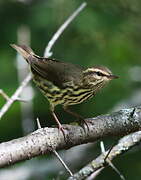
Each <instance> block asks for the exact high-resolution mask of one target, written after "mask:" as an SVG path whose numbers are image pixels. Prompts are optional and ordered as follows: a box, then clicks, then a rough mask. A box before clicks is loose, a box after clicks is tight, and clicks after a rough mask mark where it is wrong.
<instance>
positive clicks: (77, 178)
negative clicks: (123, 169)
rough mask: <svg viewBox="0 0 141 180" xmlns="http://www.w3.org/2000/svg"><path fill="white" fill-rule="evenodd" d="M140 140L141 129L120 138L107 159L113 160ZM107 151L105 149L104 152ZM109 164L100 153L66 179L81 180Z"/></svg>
mask: <svg viewBox="0 0 141 180" xmlns="http://www.w3.org/2000/svg"><path fill="white" fill-rule="evenodd" d="M140 141H141V131H138V132H135V133H132V134H130V135H127V136H125V137H123V138H121V139H120V140H119V142H118V144H117V145H115V146H114V147H113V148H112V150H111V152H110V153H109V155H108V160H110V161H111V160H113V159H114V158H115V157H117V156H118V155H121V154H123V153H125V152H127V151H128V150H129V149H131V148H132V147H133V146H135V145H137V144H138V143H139V142H140ZM108 152H109V150H107V152H106V154H107V153H108ZM108 165H109V164H108V162H107V163H106V161H105V156H104V155H103V154H101V155H100V156H98V157H97V158H96V159H95V160H93V161H92V162H90V163H89V164H88V165H86V166H85V167H83V168H82V169H81V170H80V171H79V172H77V173H76V174H74V176H73V177H72V176H71V177H69V178H68V180H82V179H85V178H87V177H88V176H90V175H91V174H93V173H94V174H95V175H97V173H98V172H99V171H101V170H103V169H104V168H105V167H107V166H108Z"/></svg>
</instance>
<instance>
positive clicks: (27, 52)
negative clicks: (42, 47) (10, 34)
mask: <svg viewBox="0 0 141 180" xmlns="http://www.w3.org/2000/svg"><path fill="white" fill-rule="evenodd" d="M10 45H11V46H12V47H13V48H14V49H16V51H17V52H18V53H20V54H21V55H22V56H23V57H24V58H25V59H26V60H27V61H28V60H29V57H31V56H33V55H35V54H34V52H33V50H32V49H31V48H30V47H28V46H25V45H16V44H10Z"/></svg>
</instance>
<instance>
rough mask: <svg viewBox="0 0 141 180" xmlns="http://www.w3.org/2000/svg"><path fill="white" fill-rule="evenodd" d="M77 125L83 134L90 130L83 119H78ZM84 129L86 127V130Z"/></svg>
mask: <svg viewBox="0 0 141 180" xmlns="http://www.w3.org/2000/svg"><path fill="white" fill-rule="evenodd" d="M78 123H79V124H80V126H82V127H83V129H84V131H85V133H86V132H87V131H89V130H90V128H89V125H88V123H87V121H86V120H85V119H84V118H80V119H79V121H78ZM86 127H87V130H86Z"/></svg>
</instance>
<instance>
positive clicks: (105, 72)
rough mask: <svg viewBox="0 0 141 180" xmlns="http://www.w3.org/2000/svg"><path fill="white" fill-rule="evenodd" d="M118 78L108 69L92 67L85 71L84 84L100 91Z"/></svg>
mask: <svg viewBox="0 0 141 180" xmlns="http://www.w3.org/2000/svg"><path fill="white" fill-rule="evenodd" d="M116 78H118V76H115V75H113V74H112V72H111V71H110V70H109V69H108V68H106V67H102V66H95V67H91V68H88V69H86V70H84V71H83V79H84V84H85V85H86V86H90V87H93V88H94V89H95V88H96V89H99V88H101V87H103V85H105V84H106V83H107V82H109V81H110V80H112V79H116Z"/></svg>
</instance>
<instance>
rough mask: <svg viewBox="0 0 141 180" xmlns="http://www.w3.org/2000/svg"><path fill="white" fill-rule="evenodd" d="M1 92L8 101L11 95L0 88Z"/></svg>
mask: <svg viewBox="0 0 141 180" xmlns="http://www.w3.org/2000/svg"><path fill="white" fill-rule="evenodd" d="M0 94H1V95H2V96H3V97H4V99H6V100H7V101H8V100H9V96H8V95H7V94H6V93H5V92H4V91H3V90H2V89H0Z"/></svg>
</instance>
